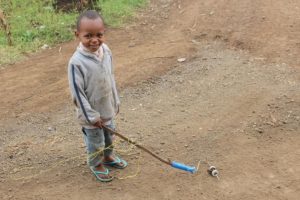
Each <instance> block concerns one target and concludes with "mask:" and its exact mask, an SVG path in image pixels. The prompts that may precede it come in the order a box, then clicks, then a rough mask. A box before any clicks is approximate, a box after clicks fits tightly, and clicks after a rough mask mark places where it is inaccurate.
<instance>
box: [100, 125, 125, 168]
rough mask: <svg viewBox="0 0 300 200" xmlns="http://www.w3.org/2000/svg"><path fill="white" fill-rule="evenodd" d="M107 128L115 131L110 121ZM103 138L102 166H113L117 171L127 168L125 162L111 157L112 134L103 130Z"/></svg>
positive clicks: (113, 156)
mask: <svg viewBox="0 0 300 200" xmlns="http://www.w3.org/2000/svg"><path fill="white" fill-rule="evenodd" d="M107 127H108V128H110V129H112V130H115V124H114V121H113V120H112V122H111V124H109V125H107ZM104 138H105V151H104V159H103V162H104V164H105V163H106V164H108V165H110V166H114V167H116V168H119V169H123V168H125V167H126V166H127V162H126V161H125V160H122V159H120V158H119V157H117V156H115V155H113V134H112V133H111V132H109V131H107V130H104Z"/></svg>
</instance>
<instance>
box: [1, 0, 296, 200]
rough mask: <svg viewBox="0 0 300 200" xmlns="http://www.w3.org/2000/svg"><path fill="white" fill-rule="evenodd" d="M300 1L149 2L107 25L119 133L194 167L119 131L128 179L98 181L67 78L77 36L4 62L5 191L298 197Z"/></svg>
mask: <svg viewBox="0 0 300 200" xmlns="http://www.w3.org/2000/svg"><path fill="white" fill-rule="evenodd" d="M299 4H300V3H299V2H298V1H293V0H292V1H281V0H280V1H276V2H274V1H264V2H261V1H256V0H254V1H248V0H247V1H243V2H240V1H230V2H223V1H214V0H208V1H196V0H187V1H181V0H153V1H151V4H150V6H149V7H148V8H146V9H145V10H143V11H141V13H139V16H137V19H136V21H134V22H132V23H130V24H129V25H127V26H126V27H123V28H120V29H109V31H108V35H107V43H108V44H109V46H110V47H111V49H112V51H113V53H114V58H115V61H114V62H115V65H116V67H115V68H116V79H117V82H118V84H119V87H120V88H121V101H122V106H121V112H120V115H119V116H118V117H117V124H118V127H119V129H118V131H120V132H121V133H123V134H125V135H126V136H128V137H129V138H131V139H134V140H136V141H138V142H139V143H141V144H143V145H145V146H147V147H148V148H149V149H151V150H152V151H153V152H155V153H156V154H158V155H160V156H162V157H165V158H170V159H171V160H176V161H179V162H183V163H186V164H189V165H195V166H197V164H198V162H199V161H201V162H200V165H199V171H198V173H196V174H188V173H185V172H183V171H180V170H177V169H173V168H171V167H169V166H166V165H164V164H162V163H160V162H158V161H157V160H155V159H154V158H152V157H150V156H149V155H147V154H145V153H142V154H140V151H139V150H138V149H136V148H133V147H131V146H129V145H128V144H126V143H124V142H121V141H120V140H119V139H118V138H116V149H117V151H118V152H119V153H120V154H121V156H122V157H124V158H125V159H126V160H127V161H128V162H129V167H128V168H126V169H125V170H124V171H118V170H112V174H113V175H115V176H117V177H119V178H124V179H121V180H115V181H113V182H112V183H108V184H102V183H98V182H96V180H95V178H94V177H93V176H92V174H91V172H90V171H89V169H88V167H87V166H86V163H85V160H86V158H85V150H84V148H85V146H84V143H83V139H82V135H81V133H80V127H79V126H78V125H77V124H76V121H75V117H74V115H75V114H74V108H73V105H72V104H71V102H70V98H69V90H68V85H67V79H66V78H67V74H66V67H67V62H68V59H69V57H70V56H71V54H72V52H73V51H74V49H75V47H76V45H77V42H76V41H73V42H70V43H67V44H62V45H58V46H57V47H54V48H52V49H51V50H46V51H43V52H41V53H38V54H36V55H33V56H31V57H29V58H28V59H27V60H24V61H21V62H20V63H17V64H14V65H11V66H6V67H5V68H3V69H1V70H0V79H1V84H0V90H1V98H0V102H1V104H0V111H1V116H0V119H1V124H0V125H1V126H0V132H1V138H0V144H1V145H0V146H1V148H0V160H1V166H2V170H1V171H0V182H1V184H0V197H1V199H71V198H72V199H95V198H97V197H99V198H100V197H101V198H103V199H106V198H107V199H108V198H109V199H133V200H135V199H198V198H201V199H289V200H290V199H292V200H293V199H295V200H296V199H298V196H299V195H300V194H299V190H300V188H299V185H300V182H299V180H300V177H299V169H300V168H299V165H300V163H299V159H298V158H299V156H300V151H299V139H300V138H299V134H298V133H299V131H300V130H299V128H300V126H299V124H300V123H299V121H300V110H299V108H300V96H299V87H300V85H299V83H300V82H299V80H300V73H299V67H297V66H298V65H299V63H300V62H299V57H298V55H299V53H300V52H299V47H298V46H297V43H299V41H300V38H299V37H300V36H299V34H296V32H299V26H298V25H299V24H297V23H299V12H297V10H298V9H299V7H300V5H299ZM291 25H293V26H291ZM287 49H289V51H287ZM178 58H185V61H182V62H178ZM182 60H184V59H182ZM295 66H296V67H295ZM121 150H125V151H121ZM206 159H207V160H208V161H209V163H210V164H213V165H215V166H217V168H218V170H219V171H220V180H219V181H218V180H217V179H216V178H213V177H211V176H209V175H208V174H207V172H206V169H207V167H208V166H207V165H206V164H204V161H205V160H206ZM139 169H140V171H139ZM138 171H139V172H140V173H138V174H135V173H136V172H138ZM128 175H129V176H130V177H127V176H128Z"/></svg>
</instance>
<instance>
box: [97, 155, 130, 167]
mask: <svg viewBox="0 0 300 200" xmlns="http://www.w3.org/2000/svg"><path fill="white" fill-rule="evenodd" d="M102 163H103V164H104V165H107V166H110V167H114V168H117V169H124V168H125V167H127V165H128V163H127V162H126V161H125V160H123V159H121V158H119V157H118V156H116V157H115V161H112V162H102ZM121 163H123V165H120V164H121Z"/></svg>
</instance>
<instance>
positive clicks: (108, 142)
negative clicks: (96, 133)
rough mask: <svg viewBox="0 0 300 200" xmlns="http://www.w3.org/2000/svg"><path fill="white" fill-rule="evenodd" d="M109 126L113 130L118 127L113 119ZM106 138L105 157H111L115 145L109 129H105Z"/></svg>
mask: <svg viewBox="0 0 300 200" xmlns="http://www.w3.org/2000/svg"><path fill="white" fill-rule="evenodd" d="M107 127H108V128H110V129H112V130H115V128H116V126H115V124H114V122H113V121H111V123H110V124H109V125H107ZM103 130H104V129H103ZM104 140H105V150H104V157H109V156H111V155H112V154H113V149H114V147H113V135H112V134H111V133H110V132H109V131H107V130H104Z"/></svg>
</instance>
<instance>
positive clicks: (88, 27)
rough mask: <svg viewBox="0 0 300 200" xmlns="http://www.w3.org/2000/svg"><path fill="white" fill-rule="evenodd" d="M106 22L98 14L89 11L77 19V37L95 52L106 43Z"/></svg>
mask: <svg viewBox="0 0 300 200" xmlns="http://www.w3.org/2000/svg"><path fill="white" fill-rule="evenodd" d="M104 31H105V27H104V22H103V19H102V17H101V16H100V15H99V13H98V12H96V11H94V10H87V11H85V12H83V13H82V14H81V15H80V16H79V17H78V19H77V23H76V31H75V35H76V37H77V38H78V39H79V40H80V42H81V43H82V44H83V46H85V47H86V48H87V49H88V50H89V51H91V52H95V51H97V50H98V49H99V47H100V46H101V45H102V43H103V41H104Z"/></svg>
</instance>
